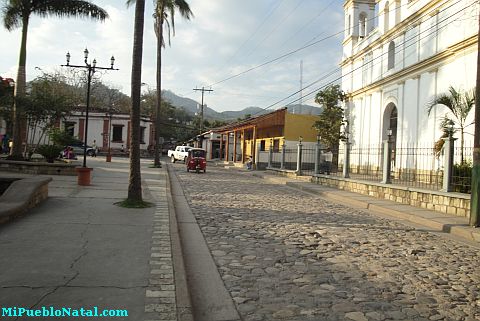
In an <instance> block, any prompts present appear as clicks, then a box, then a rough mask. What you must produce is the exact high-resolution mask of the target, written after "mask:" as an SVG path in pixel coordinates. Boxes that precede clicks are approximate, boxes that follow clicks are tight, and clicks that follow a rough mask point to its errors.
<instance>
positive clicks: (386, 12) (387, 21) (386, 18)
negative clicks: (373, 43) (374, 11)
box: [383, 1, 390, 33]
mask: <svg viewBox="0 0 480 321" xmlns="http://www.w3.org/2000/svg"><path fill="white" fill-rule="evenodd" d="M389 16H390V10H389V9H388V1H387V3H386V4H385V8H384V9H383V30H384V32H385V33H387V31H388V29H389V28H390V26H389V24H390V19H389Z"/></svg>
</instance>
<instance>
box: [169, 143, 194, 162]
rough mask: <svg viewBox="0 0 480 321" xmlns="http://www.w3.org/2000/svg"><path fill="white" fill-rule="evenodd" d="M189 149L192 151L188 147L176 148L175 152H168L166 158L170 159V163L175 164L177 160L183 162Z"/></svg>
mask: <svg viewBox="0 0 480 321" xmlns="http://www.w3.org/2000/svg"><path fill="white" fill-rule="evenodd" d="M190 149H192V147H190V146H177V147H176V148H175V150H169V151H168V154H167V156H168V157H170V159H171V160H172V163H175V162H176V161H177V160H179V161H182V162H185V160H186V159H187V156H188V151H189V150H190Z"/></svg>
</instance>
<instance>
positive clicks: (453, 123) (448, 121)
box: [427, 86, 475, 164]
mask: <svg viewBox="0 0 480 321" xmlns="http://www.w3.org/2000/svg"><path fill="white" fill-rule="evenodd" d="M436 105H444V106H445V107H447V109H448V110H449V111H450V113H449V114H445V115H444V116H443V117H442V121H441V122H440V129H442V131H443V133H444V135H443V136H442V137H446V136H445V133H447V134H448V133H449V132H450V131H452V129H453V132H452V134H453V133H454V132H456V131H460V150H461V154H460V159H461V164H463V163H464V162H465V159H464V152H463V148H464V145H465V128H466V127H468V126H470V125H472V124H474V123H470V124H467V123H466V122H467V117H468V114H469V113H470V111H471V110H472V108H473V106H474V105H475V89H472V90H470V91H463V90H457V89H455V88H454V87H452V86H450V87H449V88H448V93H443V94H441V95H439V96H438V97H437V98H435V99H434V100H433V101H432V102H431V103H430V104H429V105H428V106H427V112H428V115H429V116H430V113H431V112H432V110H433V108H434V107H435V106H436ZM435 144H436V145H437V144H439V142H437V143H435Z"/></svg>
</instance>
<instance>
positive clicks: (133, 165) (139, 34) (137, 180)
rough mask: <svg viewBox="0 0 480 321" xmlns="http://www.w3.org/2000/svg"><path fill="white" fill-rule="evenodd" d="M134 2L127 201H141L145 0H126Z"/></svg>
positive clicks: (129, 2)
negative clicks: (141, 108)
mask: <svg viewBox="0 0 480 321" xmlns="http://www.w3.org/2000/svg"><path fill="white" fill-rule="evenodd" d="M134 2H135V27H134V33H133V54H132V80H131V81H132V83H131V87H132V90H131V98H132V109H131V111H130V126H131V127H130V128H131V131H130V138H131V139H130V146H129V147H130V178H129V182H128V198H127V200H126V201H127V202H131V203H134V204H138V205H139V204H140V203H142V178H141V172H140V95H141V87H142V54H143V28H144V24H145V0H136V1H135V0H128V1H127V5H131V4H132V3H134Z"/></svg>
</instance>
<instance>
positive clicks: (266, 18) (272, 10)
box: [215, 0, 285, 74]
mask: <svg viewBox="0 0 480 321" xmlns="http://www.w3.org/2000/svg"><path fill="white" fill-rule="evenodd" d="M284 1H285V0H282V1H279V2H277V5H276V6H275V7H273V9H271V10H270V11H269V12H268V13H267V16H266V17H265V18H263V19H262V22H261V23H260V24H259V25H258V26H257V28H256V29H255V31H254V32H252V33H251V34H250V36H249V37H248V38H247V40H245V41H244V42H243V43H242V44H241V45H240V47H238V49H237V50H236V51H235V53H234V54H233V55H232V56H231V57H230V58H229V59H227V61H226V62H225V63H224V64H223V66H222V67H221V68H219V69H218V70H217V71H216V72H215V74H216V73H217V72H218V71H219V70H223V69H224V67H225V66H226V65H227V64H228V63H229V62H230V61H231V60H232V59H233V58H234V57H235V56H236V55H237V54H238V53H239V52H240V50H241V49H242V48H243V46H245V45H246V44H247V43H248V42H249V41H250V40H251V39H252V38H253V37H254V36H255V35H256V34H257V32H258V31H259V30H260V28H261V27H262V26H263V25H264V24H265V23H266V22H267V21H268V19H270V17H271V16H272V15H273V13H274V12H275V11H276V10H277V9H278V8H279V7H280V5H281V4H282V3H283V2H284Z"/></svg>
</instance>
